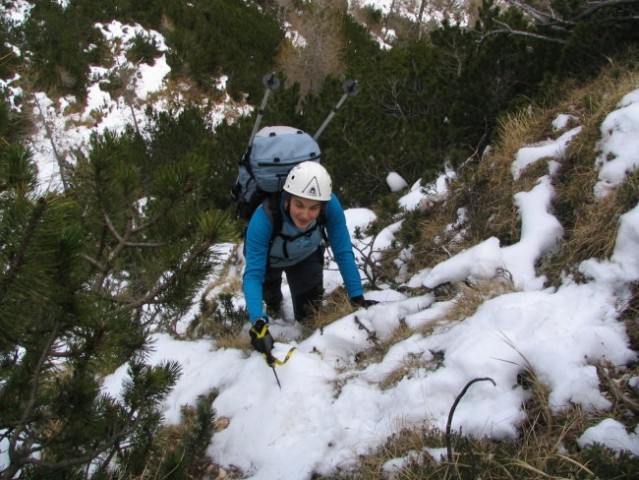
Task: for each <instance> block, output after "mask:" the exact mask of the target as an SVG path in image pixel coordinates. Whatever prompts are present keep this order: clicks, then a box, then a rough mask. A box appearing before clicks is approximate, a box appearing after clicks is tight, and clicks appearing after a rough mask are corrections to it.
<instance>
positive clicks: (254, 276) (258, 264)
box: [243, 206, 273, 323]
mask: <svg viewBox="0 0 639 480" xmlns="http://www.w3.org/2000/svg"><path fill="white" fill-rule="evenodd" d="M272 232H273V226H272V225H271V222H270V221H269V219H268V217H267V216H266V213H265V212H264V209H263V208H262V207H261V206H260V207H258V209H257V210H256V211H255V213H254V214H253V216H252V217H251V220H250V222H249V224H248V229H247V231H246V238H245V239H244V249H245V250H244V259H245V262H246V266H245V268H244V277H243V289H244V299H245V300H246V309H247V310H248V314H249V320H250V322H251V323H254V322H255V321H256V320H257V319H258V318H260V317H266V312H265V311H264V304H263V297H262V286H263V285H264V278H265V276H266V264H267V261H268V250H269V243H270V241H271V235H272Z"/></svg>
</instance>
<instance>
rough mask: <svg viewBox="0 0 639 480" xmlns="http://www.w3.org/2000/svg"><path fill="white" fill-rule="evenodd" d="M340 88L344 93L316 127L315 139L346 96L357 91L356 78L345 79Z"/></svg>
mask: <svg viewBox="0 0 639 480" xmlns="http://www.w3.org/2000/svg"><path fill="white" fill-rule="evenodd" d="M342 89H343V90H344V95H342V98H340V99H339V101H338V102H337V104H336V105H335V106H334V107H333V109H332V110H331V112H330V113H329V114H328V116H327V117H326V119H325V120H324V123H322V125H321V126H320V128H318V129H317V132H315V135H313V139H314V140H317V139H318V138H319V137H320V135H321V134H322V132H324V129H325V128H326V127H327V125H328V124H329V123H330V121H331V120H333V117H334V116H335V114H336V113H337V112H338V110H339V109H340V108H341V107H342V105H343V104H344V102H345V101H346V99H347V98H348V97H352V96H354V95H357V94H358V93H359V85H358V83H357V80H346V81H345V82H344V84H343V85H342Z"/></svg>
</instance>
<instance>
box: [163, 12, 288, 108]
mask: <svg viewBox="0 0 639 480" xmlns="http://www.w3.org/2000/svg"><path fill="white" fill-rule="evenodd" d="M166 14H167V16H168V17H169V18H170V20H171V22H172V23H173V24H174V26H175V27H174V28H173V29H172V30H171V31H168V32H166V41H167V45H168V46H169V49H170V51H169V53H168V55H167V62H168V64H169V66H170V67H171V69H172V71H173V73H174V74H176V75H184V76H188V77H189V78H191V79H193V80H195V81H197V82H199V83H200V84H201V85H203V86H208V85H210V84H211V82H212V80H213V79H214V78H217V77H219V76H221V75H226V76H227V77H228V82H227V90H228V93H229V94H230V95H231V96H232V97H233V98H235V99H239V98H241V97H242V95H243V94H248V98H249V101H251V102H253V101H255V102H256V101H258V99H259V97H260V95H259V94H260V93H261V85H260V79H261V76H262V75H263V74H264V73H265V72H268V71H269V70H271V69H272V65H273V61H274V58H275V56H276V54H277V51H278V47H279V44H280V42H281V41H282V40H283V38H284V33H283V32H282V31H281V29H280V28H279V26H278V25H277V22H276V21H275V20H274V19H273V18H272V17H268V16H264V15H263V14H262V13H261V12H260V10H259V9H258V8H257V7H256V6H255V5H252V4H250V3H246V2H243V1H240V0H213V1H204V0H198V1H195V2H189V3H188V4H178V5H177V6H175V7H174V8H167V10H166Z"/></svg>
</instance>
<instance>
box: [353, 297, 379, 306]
mask: <svg viewBox="0 0 639 480" xmlns="http://www.w3.org/2000/svg"><path fill="white" fill-rule="evenodd" d="M351 303H352V304H353V305H355V306H356V307H362V308H368V307H370V306H372V305H377V304H378V303H379V302H377V301H375V300H366V299H365V298H364V295H358V296H357V297H353V298H351Z"/></svg>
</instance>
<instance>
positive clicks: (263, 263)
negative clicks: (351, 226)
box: [244, 194, 364, 323]
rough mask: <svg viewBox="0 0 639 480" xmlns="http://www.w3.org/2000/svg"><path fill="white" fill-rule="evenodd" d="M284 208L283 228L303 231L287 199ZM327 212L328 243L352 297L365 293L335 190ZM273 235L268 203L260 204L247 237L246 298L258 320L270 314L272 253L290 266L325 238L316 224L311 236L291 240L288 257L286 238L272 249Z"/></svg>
mask: <svg viewBox="0 0 639 480" xmlns="http://www.w3.org/2000/svg"><path fill="white" fill-rule="evenodd" d="M280 209H281V211H282V231H283V232H284V233H286V234H288V235H293V234H296V233H302V230H300V229H298V228H297V227H296V226H295V224H294V223H293V221H292V220H291V218H290V217H289V216H288V214H286V212H285V211H284V200H282V202H281V204H280ZM324 215H325V218H326V233H327V235H328V243H329V245H330V248H331V250H332V251H333V256H334V258H335V261H336V262H337V266H338V267H339V271H340V274H341V275H342V280H344V286H345V287H346V290H347V292H348V295H349V297H350V298H353V297H357V296H359V295H363V293H364V289H363V287H362V281H361V278H360V275H359V270H358V269H357V264H356V263H355V255H354V254H353V246H352V245H351V237H350V234H349V233H348V228H347V227H346V217H345V216H344V209H343V208H342V204H341V203H340V201H339V199H338V198H337V197H336V196H335V195H334V194H333V195H331V199H330V200H329V201H328V202H326V205H325V212H324ZM314 225H315V224H314V223H313V224H311V225H310V226H309V227H308V228H307V229H306V230H310V229H312V228H313V226H314ZM272 235H273V223H272V221H271V219H269V217H268V215H267V213H266V212H265V211H264V206H263V205H260V206H259V207H258V208H257V210H255V213H254V214H253V216H252V217H251V220H250V222H249V225H248V229H247V231H246V238H245V259H246V268H245V270H244V298H245V299H246V308H247V310H248V314H249V320H250V321H251V323H254V322H255V321H256V320H257V319H258V318H260V317H266V312H265V311H264V306H263V297H262V285H263V284H264V277H265V275H266V267H267V264H268V259H269V256H270V258H271V265H272V266H273V267H278V268H286V267H287V266H292V265H295V264H296V263H298V262H300V261H302V260H304V259H305V258H306V257H308V256H309V255H311V254H312V253H313V252H315V250H317V248H318V247H319V246H320V244H321V242H322V234H321V232H320V229H319V228H316V229H315V230H314V231H313V233H312V234H311V235H309V236H301V237H299V238H297V239H296V240H293V241H289V242H287V251H288V255H289V258H288V259H285V258H284V256H283V255H282V239H281V238H280V237H276V238H275V240H274V241H273V245H272V248H271V249H270V252H269V244H270V243H271V237H272ZM269 253H270V255H269Z"/></svg>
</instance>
